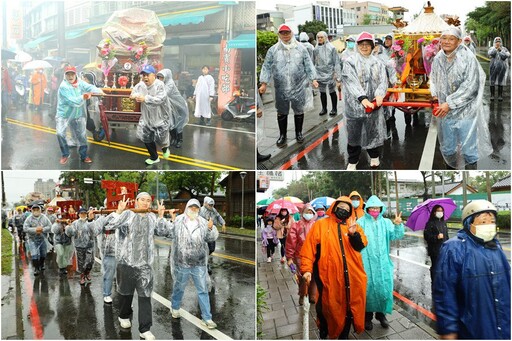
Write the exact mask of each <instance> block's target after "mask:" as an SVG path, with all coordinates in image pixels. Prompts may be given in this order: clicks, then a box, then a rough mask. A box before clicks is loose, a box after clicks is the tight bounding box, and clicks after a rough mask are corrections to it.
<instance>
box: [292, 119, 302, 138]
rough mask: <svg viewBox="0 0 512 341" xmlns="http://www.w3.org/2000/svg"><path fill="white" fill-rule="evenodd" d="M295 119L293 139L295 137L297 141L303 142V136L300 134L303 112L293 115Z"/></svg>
mask: <svg viewBox="0 0 512 341" xmlns="http://www.w3.org/2000/svg"><path fill="white" fill-rule="evenodd" d="M293 118H294V119H295V139H297V142H298V143H302V142H304V136H302V125H303V123H304V114H302V115H294V116H293Z"/></svg>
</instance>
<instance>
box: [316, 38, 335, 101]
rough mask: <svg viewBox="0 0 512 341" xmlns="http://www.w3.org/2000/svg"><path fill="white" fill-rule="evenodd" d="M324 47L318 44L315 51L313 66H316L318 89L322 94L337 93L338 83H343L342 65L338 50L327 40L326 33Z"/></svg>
mask: <svg viewBox="0 0 512 341" xmlns="http://www.w3.org/2000/svg"><path fill="white" fill-rule="evenodd" d="M322 33H323V35H324V37H325V38H324V41H325V43H323V44H322V45H320V44H319V43H317V44H316V46H315V50H314V51H313V64H314V65H315V69H316V74H317V79H316V80H317V81H318V89H319V90H320V92H329V93H332V92H336V81H341V79H340V78H341V63H340V58H339V57H338V52H336V48H335V47H334V46H333V45H332V44H331V43H330V42H329V40H327V34H325V32H319V33H318V35H320V34H322Z"/></svg>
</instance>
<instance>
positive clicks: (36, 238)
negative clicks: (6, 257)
mask: <svg viewBox="0 0 512 341" xmlns="http://www.w3.org/2000/svg"><path fill="white" fill-rule="evenodd" d="M38 226H42V227H43V231H42V232H41V233H39V234H38V233H36V228H37V227H38ZM51 227H52V223H51V222H50V220H49V219H48V218H47V217H46V216H45V215H44V214H42V213H41V215H39V216H38V217H36V216H34V215H33V214H31V215H29V216H28V217H27V219H25V222H24V223H23V232H25V233H26V234H27V237H28V246H29V249H30V254H31V257H32V259H38V258H39V257H43V258H45V257H46V234H47V233H49V232H50V231H51Z"/></svg>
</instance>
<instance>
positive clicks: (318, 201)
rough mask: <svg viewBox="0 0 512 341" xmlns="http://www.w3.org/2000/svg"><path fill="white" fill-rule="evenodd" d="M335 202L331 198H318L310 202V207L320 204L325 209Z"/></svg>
mask: <svg viewBox="0 0 512 341" xmlns="http://www.w3.org/2000/svg"><path fill="white" fill-rule="evenodd" d="M335 201H336V199H334V198H331V197H318V198H315V199H313V200H311V202H310V205H311V206H315V204H320V205H322V206H323V207H325V208H326V209H327V208H329V207H330V206H331V204H332V203H333V202H335Z"/></svg>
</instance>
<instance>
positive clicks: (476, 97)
mask: <svg viewBox="0 0 512 341" xmlns="http://www.w3.org/2000/svg"><path fill="white" fill-rule="evenodd" d="M453 53H454V57H453V60H452V61H451V62H450V61H448V59H447V56H446V54H445V53H444V51H443V50H441V51H439V53H438V54H437V55H436V56H435V58H434V62H433V63H432V71H431V73H430V92H431V93H432V97H437V98H438V100H439V104H443V103H448V106H449V107H450V111H448V114H447V115H446V116H445V117H443V118H435V117H434V118H433V121H434V123H435V124H437V129H438V138H439V145H440V148H441V153H442V155H443V158H444V160H445V162H446V163H447V164H448V166H450V167H452V168H459V169H463V168H464V166H465V165H466V164H473V163H475V162H477V161H478V160H479V158H481V157H485V156H488V155H489V154H491V153H492V146H491V140H490V135H489V127H488V124H489V107H487V106H484V104H483V94H484V87H485V72H484V70H483V69H482V67H481V66H480V64H479V63H478V60H477V59H476V57H475V55H474V54H473V53H472V52H471V51H470V50H469V49H468V48H466V47H465V46H464V44H461V45H459V46H458V47H457V48H456V50H455V51H454V52H453ZM459 153H461V154H462V157H458V154H459ZM459 159H461V160H460V163H461V164H459Z"/></svg>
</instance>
